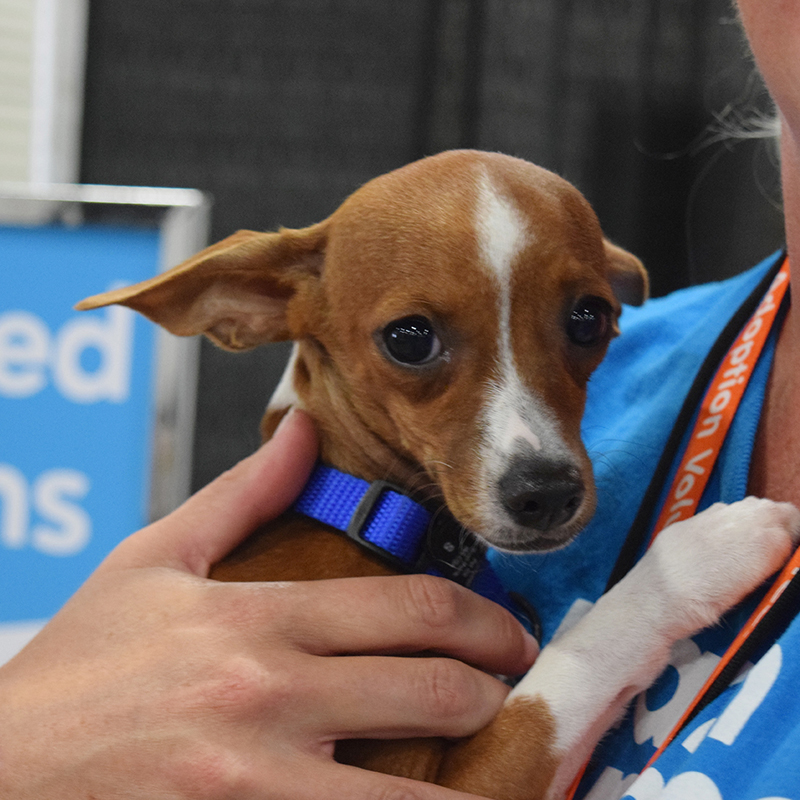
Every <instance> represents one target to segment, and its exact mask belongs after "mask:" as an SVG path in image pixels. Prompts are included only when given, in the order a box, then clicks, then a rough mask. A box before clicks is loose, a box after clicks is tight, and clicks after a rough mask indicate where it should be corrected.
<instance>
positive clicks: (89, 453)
mask: <svg viewBox="0 0 800 800" xmlns="http://www.w3.org/2000/svg"><path fill="white" fill-rule="evenodd" d="M159 238H160V234H159V231H158V230H156V229H151V228H147V227H141V228H136V227H131V228H125V227H109V226H105V225H103V226H101V225H96V226H92V225H83V226H78V227H66V226H56V225H53V226H45V227H1V226H0V565H1V566H2V569H0V627H1V626H2V625H3V624H4V623H7V622H13V621H27V620H42V619H46V618H48V617H50V616H52V615H53V614H54V613H55V612H56V611H57V610H58V608H59V607H60V606H61V605H62V604H63V603H64V601H65V600H67V598H68V597H69V596H70V595H71V594H72V593H73V592H74V591H75V590H76V589H77V588H78V586H79V585H80V584H81V583H82V582H83V580H84V579H85V578H86V577H87V576H88V574H89V573H90V572H91V571H92V569H93V568H94V567H95V566H96V565H97V564H98V563H99V562H100V561H101V560H102V558H103V556H104V555H105V554H106V553H108V551H109V550H111V548H112V547H113V546H114V545H115V544H116V543H117V542H119V541H120V540H121V539H122V538H124V537H125V536H126V535H127V534H129V533H131V532H133V531H134V530H136V529H137V528H139V527H141V526H142V525H143V524H145V522H146V520H147V504H148V493H149V476H150V467H151V445H152V435H153V424H154V380H155V335H154V326H152V325H151V324H150V323H149V322H147V321H146V320H144V319H142V318H141V317H139V316H138V315H136V314H134V312H132V311H130V310H128V309H124V308H120V307H116V306H115V307H112V308H107V309H100V310H98V311H90V312H77V311H74V310H73V308H72V306H73V304H74V303H76V302H77V301H78V300H81V299H82V298H83V297H86V296H88V295H91V294H97V293H98V292H102V291H105V290H107V289H111V288H113V287H115V286H118V285H121V284H128V283H132V282H135V281H139V280H143V279H145V278H148V277H151V276H153V275H154V274H156V273H157V271H158V266H159Z"/></svg>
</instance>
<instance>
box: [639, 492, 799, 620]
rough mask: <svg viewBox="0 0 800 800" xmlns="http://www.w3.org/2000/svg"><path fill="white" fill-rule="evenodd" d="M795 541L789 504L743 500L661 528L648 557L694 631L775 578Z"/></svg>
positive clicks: (796, 518) (795, 515)
mask: <svg viewBox="0 0 800 800" xmlns="http://www.w3.org/2000/svg"><path fill="white" fill-rule="evenodd" d="M798 541H800V511H798V510H797V509H796V508H795V507H794V506H793V505H792V504H791V503H776V502H774V501H772V500H765V499H760V498H756V497H747V498H745V499H744V500H741V501H739V502H738V503H732V504H730V505H725V504H723V503H715V504H714V505H713V506H711V507H710V508H708V509H706V510H705V511H703V512H702V513H700V514H698V515H697V516H695V517H692V518H691V519H687V520H684V521H682V522H677V523H675V524H674V525H670V526H669V527H668V528H665V529H664V530H663V531H662V532H661V534H660V535H659V536H658V538H657V539H656V542H655V544H654V545H653V547H652V548H651V553H650V554H648V557H649V556H650V555H652V556H654V557H655V558H656V559H657V561H658V565H659V572H660V574H661V577H662V578H663V580H664V581H665V584H666V587H667V590H668V592H669V593H670V594H671V595H674V599H675V600H676V601H682V603H681V604H682V605H683V606H684V608H685V611H686V613H687V614H688V615H689V620H690V621H691V625H692V628H693V629H697V628H701V627H705V626H706V625H709V624H712V623H713V622H716V621H717V619H718V618H719V617H720V615H721V614H722V613H723V612H724V611H726V610H727V609H729V608H730V607H731V606H733V605H735V604H736V603H738V602H739V601H740V600H741V599H743V598H744V597H746V596H747V595H748V594H749V593H750V592H751V591H752V590H753V589H755V588H756V587H757V586H758V585H759V584H760V583H762V582H763V581H764V580H765V579H766V578H768V577H769V576H770V575H772V574H773V573H774V572H777V570H778V569H780V568H781V566H783V564H784V563H785V562H786V560H787V559H788V557H789V555H790V553H791V551H792V548H793V546H794V545H796V544H797V543H798Z"/></svg>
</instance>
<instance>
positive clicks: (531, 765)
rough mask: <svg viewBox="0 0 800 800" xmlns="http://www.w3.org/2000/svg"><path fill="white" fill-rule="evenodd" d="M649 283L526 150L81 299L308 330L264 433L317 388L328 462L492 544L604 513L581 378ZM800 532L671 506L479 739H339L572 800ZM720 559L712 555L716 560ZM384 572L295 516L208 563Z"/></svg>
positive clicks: (521, 794) (257, 327) (218, 332)
mask: <svg viewBox="0 0 800 800" xmlns="http://www.w3.org/2000/svg"><path fill="white" fill-rule="evenodd" d="M646 291H647V281H646V276H645V272H644V270H643V268H642V266H641V264H640V263H639V262H638V260H637V259H635V258H634V257H633V256H631V255H630V254H628V253H626V252H624V251H623V250H621V249H619V248H617V247H615V246H613V245H611V244H610V243H609V242H607V241H606V240H605V239H604V238H603V236H602V233H601V231H600V227H599V224H598V222H597V219H596V217H595V215H594V213H593V212H592V211H591V209H590V208H589V206H588V204H587V203H586V201H585V200H584V198H583V197H582V196H581V195H580V194H579V192H578V191H577V190H576V189H574V188H573V187H572V186H571V185H569V184H568V183H566V182H565V181H563V180H562V179H560V178H559V177H557V176H556V175H553V174H552V173H550V172H547V171H546V170H543V169H541V168H539V167H536V166H534V165H533V164H530V163H528V162H525V161H521V160H519V159H514V158H510V157H507V156H503V155H499V154H491V153H482V152H476V151H456V152H449V153H442V154H440V155H437V156H433V157H431V158H427V159H423V160H422V161H418V162H415V163H413V164H410V165H408V166H406V167H404V168H402V169H399V170H397V171H395V172H392V173H389V174H388V175H384V176H382V177H379V178H377V179H375V180H373V181H371V182H370V183H368V184H366V185H365V186H363V187H362V188H361V189H359V190H358V191H357V192H355V193H354V194H353V195H352V196H351V197H350V198H348V199H347V200H346V201H345V202H344V203H343V204H342V206H341V207H340V208H339V209H338V210H337V211H336V212H335V213H334V214H333V215H332V216H331V217H329V218H328V219H326V220H325V221H323V222H321V223H319V224H317V225H313V226H311V227H309V228H305V229H303V230H280V231H279V232H277V233H255V232H251V231H240V232H238V233H236V234H234V235H233V236H230V237H229V238H227V239H225V240H224V241H222V242H219V243H218V244H216V245H213V246H212V247H209V248H208V249H206V250H204V251H203V252H201V253H200V254H198V255H197V256H195V257H194V258H192V259H190V260H189V261H187V262H185V263H183V264H181V265H179V266H177V267H175V268H174V269H172V270H170V271H168V272H166V273H164V274H163V275H160V276H158V277H156V278H153V279H152V280H149V281H145V282H144V283H141V284H138V285H136V286H133V287H130V288H126V289H119V290H116V291H112V292H108V293H106V294H103V295H99V296H97V297H93V298H89V299H87V300H85V301H83V302H82V303H81V304H79V306H78V307H79V308H82V309H89V308H97V307H100V306H103V305H108V304H111V303H121V304H123V305H126V306H129V307H131V308H134V309H136V310H137V311H140V312H141V313H143V314H145V315H146V316H148V317H149V318H150V319H152V320H154V321H155V322H157V323H159V324H160V325H163V326H164V327H165V328H167V329H168V330H170V331H172V332H173V333H175V334H178V335H183V336H187V335H193V334H197V333H205V334H206V335H207V336H208V337H209V338H211V339H212V340H213V341H214V342H216V343H217V344H219V345H221V346H222V347H224V348H227V349H230V350H243V349H247V348H250V347H254V346H256V345H260V344H262V343H264V342H269V341H276V340H284V339H292V340H294V341H295V343H296V344H295V347H294V352H293V355H292V358H291V360H290V363H289V365H288V367H287V371H286V374H285V376H284V379H283V381H282V382H281V385H280V386H279V387H278V390H277V392H276V394H275V395H274V397H273V399H272V401H271V403H270V405H269V407H268V409H267V413H266V415H265V417H264V421H263V424H262V432H263V435H264V436H265V437H268V436H269V435H270V434H271V433H272V431H273V430H274V429H275V427H276V426H277V423H278V422H279V420H280V418H281V417H282V416H283V415H284V414H285V413H286V411H287V409H288V408H289V407H290V406H299V407H301V408H303V409H305V410H306V411H307V412H309V413H310V414H311V416H312V417H313V418H314V419H315V420H316V422H317V424H318V426H319V429H320V433H321V458H322V460H323V461H324V462H325V463H327V464H330V465H333V466H335V467H337V468H338V469H340V470H343V471H345V472H348V473H351V474H353V475H357V476H359V477H361V478H364V479H366V480H368V481H373V480H378V479H380V480H389V481H391V482H392V483H394V484H399V485H400V486H402V487H405V488H406V489H408V490H409V491H410V492H412V493H414V494H415V495H416V496H417V497H418V498H419V499H420V500H422V501H424V502H427V503H439V504H444V505H446V507H447V508H448V509H449V511H450V512H451V513H452V515H454V516H455V518H456V519H457V520H458V522H459V523H460V524H461V525H462V526H463V527H464V528H466V529H469V530H471V531H474V532H476V533H477V534H479V535H480V536H481V537H483V538H484V539H485V540H486V541H488V542H489V543H490V544H491V545H493V546H495V547H499V548H502V549H505V550H511V551H535V550H541V551H543V550H549V549H553V548H557V547H561V546H563V545H564V544H566V543H567V542H568V541H570V540H571V539H572V538H573V536H574V535H575V534H576V533H577V532H578V531H579V530H580V529H581V528H582V527H583V526H584V525H585V524H586V522H587V521H588V519H589V518H590V516H591V514H592V511H593V509H594V503H595V492H594V485H593V480H592V471H591V465H590V462H589V459H588V457H587V454H586V451H585V449H584V447H583V445H582V443H581V440H580V436H579V429H580V421H581V415H582V413H583V407H584V401H585V396H586V385H587V381H588V380H589V376H590V375H591V373H592V371H593V370H594V369H595V367H596V366H597V364H598V363H599V361H600V360H601V359H602V357H603V355H604V353H605V350H606V347H607V345H608V342H609V340H610V339H611V337H612V336H613V335H615V333H616V332H617V326H616V322H617V318H618V316H619V314H620V313H621V306H620V302H621V301H624V302H630V303H641V302H642V301H643V300H644V297H645V295H646ZM799 529H800V520H799V519H798V514H797V512H796V511H795V510H794V509H793V508H792V507H791V506H788V505H785V504H782V505H779V504H774V503H771V502H769V501H765V500H760V501H758V500H753V499H750V500H746V501H744V502H743V503H741V504H737V505H736V506H733V507H724V506H720V505H718V506H715V507H713V508H711V509H709V510H708V511H707V512H705V513H704V514H703V515H702V516H701V518H698V521H695V520H690V521H688V522H685V523H680V524H678V525H675V526H672V527H671V528H670V529H668V530H667V531H665V532H664V533H663V534H662V535H661V536H660V537H659V539H658V540H657V542H656V544H655V545H654V547H653V548H652V549H651V550H650V552H649V553H648V555H647V556H645V558H644V559H643V560H642V561H641V562H640V563H639V564H638V565H637V566H636V567H635V568H634V570H633V571H632V572H631V573H629V575H628V576H627V577H626V578H625V579H624V580H623V581H622V582H621V583H619V584H618V585H617V586H616V587H615V588H614V589H613V590H612V591H611V592H610V593H609V594H608V595H606V596H604V597H603V598H601V600H599V601H598V602H597V604H596V605H595V606H594V608H593V609H592V610H591V611H590V612H589V614H588V615H587V616H586V617H584V618H583V620H582V621H581V622H579V623H578V624H577V625H576V626H575V627H574V628H572V629H571V630H570V631H569V632H567V633H566V634H565V635H563V636H562V637H560V638H559V639H558V640H556V641H555V642H554V643H552V644H551V645H549V646H548V647H547V648H545V649H544V650H543V652H542V654H541V655H540V657H539V659H538V660H537V662H536V664H535V665H534V667H533V668H532V670H531V671H530V672H529V673H528V675H526V676H525V677H524V678H523V680H522V681H521V682H520V683H519V684H518V685H517V686H516V688H515V689H514V690H513V691H512V693H511V695H510V696H509V698H508V701H507V703H506V705H505V707H504V708H503V710H502V711H501V713H500V714H499V716H498V717H497V718H496V719H495V721H494V722H493V723H492V724H490V725H489V726H488V727H487V728H485V729H484V730H483V731H481V732H480V733H479V734H478V735H477V736H475V737H473V738H472V739H470V740H466V741H464V742H460V743H456V744H453V743H447V744H446V743H444V742H443V741H439V740H414V741H404V742H349V743H341V744H340V746H339V747H338V748H337V757H338V758H339V759H341V760H345V761H347V762H349V763H354V764H357V765H360V766H364V767H367V768H369V769H377V770H382V771H386V772H392V773H394V774H400V775H406V776H410V777H416V778H420V779H424V780H430V781H435V782H437V783H441V784H443V785H446V786H450V787H454V788H458V789H461V790H464V791H468V792H473V793H479V794H482V795H486V796H490V797H496V798H502V799H504V800H505V799H506V798H507V799H508V800H512V799H516V798H545V797H546V798H558V797H562V796H563V795H564V793H565V791H566V790H567V787H568V786H569V785H570V783H571V781H572V780H573V777H574V776H575V774H576V773H577V771H578V770H579V768H580V766H581V765H582V764H583V763H584V761H585V759H586V758H587V757H588V756H589V754H590V753H591V751H592V749H593V747H594V745H595V744H596V742H597V741H598V739H599V738H600V736H601V735H602V734H603V732H604V731H605V730H606V729H607V728H608V727H609V726H610V725H611V724H613V722H614V721H615V720H616V719H617V718H618V716H619V715H620V713H621V711H622V710H623V709H624V707H625V705H626V704H627V703H628V701H629V700H630V699H631V698H632V697H633V696H634V695H635V694H637V693H638V692H640V691H642V690H643V689H645V688H646V687H647V686H648V685H649V684H650V683H651V682H652V681H653V680H654V679H655V677H656V676H657V675H658V674H659V672H660V671H661V669H663V667H664V666H665V665H666V663H667V658H668V655H669V651H670V647H671V645H672V643H673V642H674V641H676V640H678V639H681V638H683V637H686V636H688V635H691V634H692V633H694V632H695V631H697V630H698V629H700V628H702V627H704V626H706V625H708V624H711V623H713V622H715V621H716V620H717V619H718V617H719V615H720V614H721V613H722V612H723V611H724V610H725V609H727V608H728V607H730V606H731V605H733V604H734V603H735V602H737V601H738V600H739V599H741V598H742V597H743V596H744V595H745V594H746V593H748V592H749V591H750V590H751V589H753V588H755V587H756V586H757V585H758V584H759V583H760V582H761V581H762V580H763V579H764V578H765V577H767V576H768V575H769V574H770V573H772V572H773V571H775V570H776V569H777V568H778V567H779V566H780V564H781V563H782V562H783V561H784V560H785V558H786V557H787V555H788V553H789V549H790V546H791V540H792V538H793V537H794V538H796V537H797V532H798V530H799ZM709 562H714V563H715V564H716V565H717V566H716V569H714V570H709V571H706V570H704V569H701V568H700V565H703V564H707V563H709ZM390 571H391V570H390V569H389V568H388V567H387V566H386V565H385V564H384V563H383V562H381V561H380V560H379V559H376V558H375V557H373V556H372V555H371V554H370V553H368V552H366V551H365V550H362V549H360V548H358V547H357V546H356V545H354V544H353V543H352V542H350V541H349V540H348V539H346V538H344V537H342V536H339V535H337V534H335V533H332V532H331V531H330V530H329V529H327V528H325V526H323V525H320V524H319V523H315V522H313V521H311V520H309V519H307V518H304V517H301V516H299V515H297V514H293V513H291V512H290V513H287V514H285V515H284V516H283V517H281V518H279V519H278V520H276V521H275V522H273V523H272V524H270V525H269V526H267V527H265V528H264V529H262V530H259V531H258V532H256V533H255V534H254V535H253V536H252V537H251V538H250V539H249V540H248V541H247V542H246V543H245V544H244V545H243V546H242V547H240V548H239V549H238V550H237V551H236V552H234V553H233V554H231V556H230V557H229V558H228V559H226V560H225V561H224V562H222V563H220V564H219V565H217V566H216V567H215V569H214V572H213V577H215V578H217V579H220V580H302V579H319V578H327V577H341V576H351V575H352V576H355V575H375V574H387V573H389V572H390ZM644 597H646V598H647V602H642V598H644Z"/></svg>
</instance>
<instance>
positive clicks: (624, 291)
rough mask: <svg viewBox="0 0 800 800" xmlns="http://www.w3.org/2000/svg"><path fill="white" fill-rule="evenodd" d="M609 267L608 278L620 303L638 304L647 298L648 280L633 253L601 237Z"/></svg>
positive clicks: (641, 265) (640, 263)
mask: <svg viewBox="0 0 800 800" xmlns="http://www.w3.org/2000/svg"><path fill="white" fill-rule="evenodd" d="M603 245H604V247H605V251H606V259H607V260H608V266H609V269H610V273H609V279H610V281H611V288H612V289H613V290H614V294H615V295H616V298H617V300H619V301H620V303H627V304H628V305H631V306H640V305H641V304H642V303H644V301H645V300H647V295H648V291H649V285H650V282H649V280H648V277H647V271H646V270H645V268H644V265H643V264H642V262H641V261H639V259H638V258H636V256H635V255H633V254H632V253H629V252H628V251H627V250H623V249H622V248H621V247H617V245H615V244H613V243H612V242H609V241H608V239H603Z"/></svg>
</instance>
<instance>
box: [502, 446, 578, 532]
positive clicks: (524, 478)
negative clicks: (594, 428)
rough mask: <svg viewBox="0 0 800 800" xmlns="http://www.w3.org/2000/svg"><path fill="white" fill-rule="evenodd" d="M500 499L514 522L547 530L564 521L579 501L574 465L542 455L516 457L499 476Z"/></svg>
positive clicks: (571, 514)
mask: <svg viewBox="0 0 800 800" xmlns="http://www.w3.org/2000/svg"><path fill="white" fill-rule="evenodd" d="M499 489H500V499H501V501H502V503H503V506H504V507H505V509H506V511H507V512H508V514H509V515H510V516H511V518H512V519H513V520H514V522H516V523H517V524H518V525H522V526H524V527H526V528H535V529H536V530H539V531H548V530H551V529H552V528H557V527H558V526H559V525H563V524H564V523H565V522H568V521H569V520H570V519H572V517H573V516H574V514H575V512H576V511H577V510H578V508H579V507H580V505H581V503H582V502H583V496H584V492H585V490H584V485H583V481H582V480H581V477H580V473H579V472H578V470H577V469H576V468H575V466H574V465H572V464H570V463H569V462H566V461H560V460H559V461H556V460H552V459H549V458H545V457H542V456H538V455H536V456H526V457H524V458H523V457H517V458H515V459H513V460H512V463H511V466H510V468H509V470H508V471H507V472H506V474H505V475H504V476H503V477H502V478H501V479H500V484H499Z"/></svg>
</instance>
